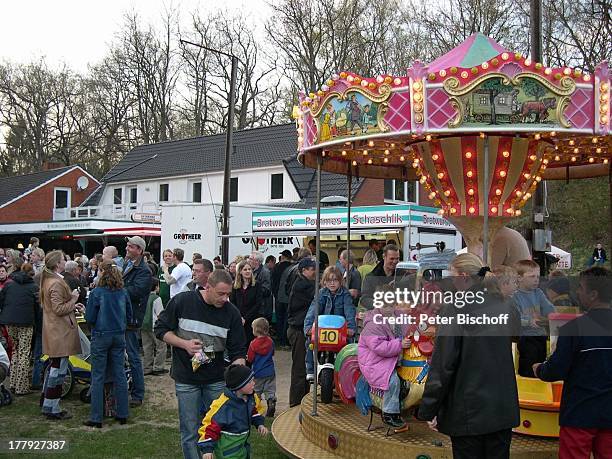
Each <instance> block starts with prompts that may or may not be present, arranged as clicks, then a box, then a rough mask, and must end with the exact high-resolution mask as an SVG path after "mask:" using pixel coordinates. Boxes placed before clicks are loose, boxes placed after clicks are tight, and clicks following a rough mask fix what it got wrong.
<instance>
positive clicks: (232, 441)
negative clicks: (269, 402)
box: [198, 388, 264, 459]
mask: <svg viewBox="0 0 612 459" xmlns="http://www.w3.org/2000/svg"><path fill="white" fill-rule="evenodd" d="M263 414H264V409H263V407H262V405H261V401H260V400H259V397H258V396H257V395H256V394H252V395H249V396H248V397H247V399H246V400H244V399H243V398H242V397H240V396H238V395H236V393H235V392H234V391H231V390H229V389H227V388H226V389H225V391H224V392H223V394H221V396H220V397H219V398H217V399H216V400H215V401H214V402H213V403H212V405H210V409H209V410H208V413H206V417H205V418H204V420H203V421H202V426H201V427H200V429H199V430H198V434H199V435H200V440H199V441H198V447H199V448H200V452H201V453H202V454H206V453H212V452H214V453H215V457H219V458H221V457H222V458H229V459H248V458H249V457H250V449H251V447H250V446H251V445H249V436H250V434H251V424H253V425H254V426H255V427H259V426H261V425H263V424H264V416H263Z"/></svg>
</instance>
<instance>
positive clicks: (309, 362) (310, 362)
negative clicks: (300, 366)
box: [305, 338, 314, 375]
mask: <svg viewBox="0 0 612 459" xmlns="http://www.w3.org/2000/svg"><path fill="white" fill-rule="evenodd" d="M305 340H306V374H307V375H313V374H314V354H313V353H312V349H310V343H311V341H310V338H305Z"/></svg>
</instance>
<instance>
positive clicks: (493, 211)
mask: <svg viewBox="0 0 612 459" xmlns="http://www.w3.org/2000/svg"><path fill="white" fill-rule="evenodd" d="M491 212H492V213H494V214H496V213H497V207H495V206H493V207H491Z"/></svg>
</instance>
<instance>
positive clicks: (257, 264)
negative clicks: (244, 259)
mask: <svg viewBox="0 0 612 459" xmlns="http://www.w3.org/2000/svg"><path fill="white" fill-rule="evenodd" d="M249 263H250V264H251V267H252V268H253V276H254V277H255V280H256V281H257V283H258V284H259V285H261V286H262V287H263V290H262V294H263V302H262V307H261V310H260V311H259V314H260V315H261V316H263V317H265V318H266V320H267V321H268V323H271V322H272V309H273V308H274V299H273V298H272V282H271V280H270V271H269V270H268V268H267V267H266V265H265V264H264V256H263V253H261V252H253V253H251V256H250V257H249Z"/></svg>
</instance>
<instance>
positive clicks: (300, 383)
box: [287, 257, 316, 407]
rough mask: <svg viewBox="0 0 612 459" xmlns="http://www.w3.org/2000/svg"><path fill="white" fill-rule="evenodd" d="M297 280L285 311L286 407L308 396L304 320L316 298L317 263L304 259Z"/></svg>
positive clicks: (300, 264) (299, 265)
mask: <svg viewBox="0 0 612 459" xmlns="http://www.w3.org/2000/svg"><path fill="white" fill-rule="evenodd" d="M297 269H298V273H299V274H298V278H297V279H296V281H295V283H294V284H293V288H292V290H291V294H290V295H289V306H288V309H287V324H288V328H287V338H288V339H289V343H290V345H291V360H292V362H291V385H290V388H289V406H290V407H294V406H297V405H299V404H300V403H301V402H302V398H304V396H305V395H306V394H307V393H308V391H309V386H308V382H307V381H306V337H305V336H304V319H305V318H306V313H307V312H308V308H309V307H310V303H312V299H313V298H314V295H315V277H316V262H315V260H314V259H313V258H310V257H308V258H303V259H302V260H301V261H300V262H299V264H298V267H297Z"/></svg>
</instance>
